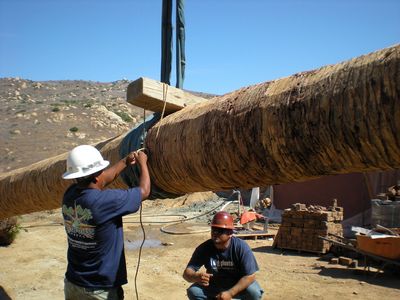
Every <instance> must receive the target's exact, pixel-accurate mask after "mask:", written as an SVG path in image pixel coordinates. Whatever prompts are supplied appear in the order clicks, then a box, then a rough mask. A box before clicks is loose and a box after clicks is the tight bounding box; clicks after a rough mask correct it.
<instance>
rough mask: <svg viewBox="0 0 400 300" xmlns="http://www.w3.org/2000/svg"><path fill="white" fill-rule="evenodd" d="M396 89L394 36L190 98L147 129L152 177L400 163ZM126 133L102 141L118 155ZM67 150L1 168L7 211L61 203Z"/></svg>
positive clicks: (215, 179) (241, 178) (177, 179)
mask: <svg viewBox="0 0 400 300" xmlns="http://www.w3.org/2000/svg"><path fill="white" fill-rule="evenodd" d="M399 94H400V46H399V45H396V46H393V47H390V48H386V49H383V50H380V51H377V52H374V53H371V54H369V55H365V56H361V57H359V58H356V59H353V60H350V61H347V62H344V63H340V64H337V65H332V66H326V67H323V68H320V69H318V70H314V71H309V72H303V73H299V74H295V75H293V76H290V77H287V78H282V79H279V80H275V81H271V82H266V83H261V84H258V85H254V86H249V87H245V88H242V89H240V90H237V91H234V92H232V93H229V94H226V95H223V96H221V97H216V98H214V99H212V100H210V101H209V102H207V103H201V104H194V105H192V106H188V107H186V108H184V109H182V110H180V111H178V112H175V113H173V114H171V115H169V116H168V117H165V118H164V119H162V120H161V121H160V122H159V123H157V124H156V125H155V126H154V127H153V128H152V129H151V130H150V131H149V132H148V135H147V138H146V147H147V149H148V152H149V167H150V175H151V179H152V182H153V183H154V184H155V185H157V186H158V187H160V188H162V189H164V190H165V191H167V192H171V193H177V194H181V193H189V192H199V191H218V190H226V189H231V188H237V187H240V188H251V187H254V186H266V185H270V184H279V183H285V182H294V181H303V180H308V179H312V178H316V177H320V176H324V175H330V174H342V173H351V172H365V171H374V170H386V169H398V168H399V167H400V147H399V146H400V135H399V129H400V118H399V112H400V110H399V108H400V107H399V106H400V100H399ZM158 129H159V132H158V134H157V131H158ZM121 140H122V136H121V137H116V138H115V139H113V140H111V141H106V142H104V143H103V144H102V145H99V146H98V148H99V149H101V151H102V153H103V155H104V156H105V157H106V158H107V159H109V160H111V162H112V163H113V162H115V161H117V160H118V159H119V157H118V153H119V147H120V142H121ZM65 159H66V154H63V155H60V156H57V157H54V158H51V159H48V160H45V161H42V162H39V163H37V164H34V165H31V166H27V167H25V168H22V169H18V170H15V171H13V172H10V173H6V174H2V175H0V195H1V196H0V219H3V218H7V217H10V216H14V215H20V214H26V213H30V212H34V211H41V210H48V209H54V208H58V207H60V203H61V198H62V194H63V192H64V191H65V188H66V187H67V186H68V185H69V184H70V183H71V182H70V181H65V180H62V179H61V174H62V173H63V172H64V170H65ZM120 186H123V183H122V182H121V180H118V181H117V182H116V183H115V184H114V185H113V187H120Z"/></svg>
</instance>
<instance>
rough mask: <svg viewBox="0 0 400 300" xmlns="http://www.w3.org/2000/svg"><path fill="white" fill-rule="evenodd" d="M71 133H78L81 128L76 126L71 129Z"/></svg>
mask: <svg viewBox="0 0 400 300" xmlns="http://www.w3.org/2000/svg"><path fill="white" fill-rule="evenodd" d="M69 131H71V132H77V131H79V128H78V127H76V126H74V127H71V128H70V129H69Z"/></svg>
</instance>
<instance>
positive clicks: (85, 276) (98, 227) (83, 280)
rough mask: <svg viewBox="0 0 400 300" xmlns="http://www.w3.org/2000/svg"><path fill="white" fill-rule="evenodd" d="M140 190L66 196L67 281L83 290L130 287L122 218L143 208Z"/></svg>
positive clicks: (68, 193)
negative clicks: (128, 284)
mask: <svg viewBox="0 0 400 300" xmlns="http://www.w3.org/2000/svg"><path fill="white" fill-rule="evenodd" d="M140 202H141V193H140V189H139V188H132V189H128V190H119V189H109V190H103V191H101V190H97V189H83V190H82V189H78V188H77V185H76V184H73V185H72V186H70V187H69V188H68V189H67V191H66V192H65V194H64V199H63V206H62V214H63V217H64V225H65V230H66V232H67V236H68V267H67V272H66V274H65V276H66V278H67V279H68V280H69V281H71V282H72V283H75V284H77V285H79V286H83V287H96V288H107V287H118V286H120V285H123V284H125V283H127V275H126V264H125V253H124V236H123V227H122V216H124V215H127V214H130V213H133V212H136V211H137V210H138V209H139V207H140Z"/></svg>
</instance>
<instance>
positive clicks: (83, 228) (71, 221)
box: [62, 204, 95, 239]
mask: <svg viewBox="0 0 400 300" xmlns="http://www.w3.org/2000/svg"><path fill="white" fill-rule="evenodd" d="M62 213H63V215H64V225H65V230H66V231H67V233H68V234H71V235H74V236H78V237H84V238H89V239H92V238H93V237H94V233H95V226H93V225H89V224H88V221H89V220H90V219H93V216H92V212H91V211H90V209H87V208H82V207H81V206H80V205H77V206H75V207H68V206H66V205H65V204H64V205H63V207H62Z"/></svg>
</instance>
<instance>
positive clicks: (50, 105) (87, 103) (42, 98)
mask: <svg viewBox="0 0 400 300" xmlns="http://www.w3.org/2000/svg"><path fill="white" fill-rule="evenodd" d="M128 84H129V81H127V80H119V81H115V82H110V83H101V82H91V81H80V80H68V81H40V82H39V81H31V80H24V79H20V78H0V102H1V103H0V144H1V148H0V172H8V171H11V170H14V169H17V168H20V167H23V166H26V165H30V164H32V163H35V162H37V161H40V160H42V159H46V158H48V157H52V156H55V155H58V154H61V153H64V152H67V151H69V150H70V149H71V148H73V147H74V146H76V145H79V144H93V143H97V142H100V141H103V140H106V139H108V138H111V137H114V136H116V135H118V134H121V133H124V132H127V131H128V130H130V129H131V128H133V127H134V126H135V125H136V124H137V123H138V122H141V121H142V120H143V109H141V108H138V107H135V106H133V105H131V104H129V103H128V102H126V89H127V87H128Z"/></svg>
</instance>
